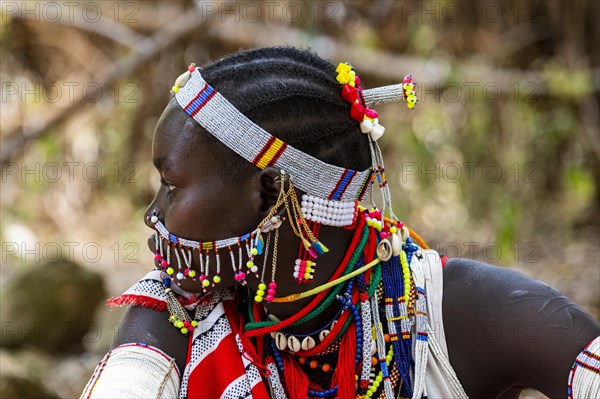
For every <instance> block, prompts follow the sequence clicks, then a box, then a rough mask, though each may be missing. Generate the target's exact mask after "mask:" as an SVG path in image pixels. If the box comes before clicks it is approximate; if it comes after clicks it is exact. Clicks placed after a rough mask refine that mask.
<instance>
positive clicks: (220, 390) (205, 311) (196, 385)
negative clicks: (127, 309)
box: [108, 270, 269, 399]
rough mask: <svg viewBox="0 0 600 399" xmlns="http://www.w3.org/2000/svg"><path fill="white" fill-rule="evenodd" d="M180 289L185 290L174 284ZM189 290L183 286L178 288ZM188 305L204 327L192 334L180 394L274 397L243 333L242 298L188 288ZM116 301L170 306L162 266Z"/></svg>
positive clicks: (202, 398) (207, 398)
mask: <svg viewBox="0 0 600 399" xmlns="http://www.w3.org/2000/svg"><path fill="white" fill-rule="evenodd" d="M173 290H174V291H176V292H177V291H179V290H178V289H177V287H174V289H173ZM178 293H181V294H183V292H178ZM178 299H179V300H180V302H181V303H182V305H184V306H185V307H186V308H187V309H188V310H192V311H194V319H195V320H197V321H198V327H197V328H195V329H194V331H193V334H190V335H191V336H190V346H189V348H188V355H187V359H186V367H185V370H184V371H183V374H182V376H181V386H180V390H179V398H180V399H185V398H189V399H192V398H193V399H213V398H223V399H229V398H231V399H234V398H235V399H239V398H256V399H262V398H269V394H268V390H267V387H266V386H265V384H264V382H263V380H262V377H261V375H260V372H259V369H258V367H257V366H255V365H254V364H253V363H252V361H251V358H250V355H249V354H248V352H247V351H245V349H244V347H243V345H242V340H241V339H240V334H239V326H240V320H239V316H238V309H237V304H236V303H235V301H234V297H233V295H232V292H231V291H230V290H220V291H216V292H214V293H212V294H207V295H204V296H202V294H185V295H181V296H179V297H178ZM108 303H109V305H110V306H123V305H136V306H144V307H148V308H151V309H155V310H159V311H162V310H166V308H167V302H166V295H165V293H164V287H163V285H162V278H161V271H159V270H153V271H152V272H150V273H148V274H147V275H146V276H145V277H144V278H142V279H141V280H140V281H138V282H137V283H135V284H134V285H133V286H132V287H131V288H129V289H128V290H127V291H125V292H124V293H123V294H122V295H121V296H119V297H117V298H112V299H110V300H109V302H108Z"/></svg>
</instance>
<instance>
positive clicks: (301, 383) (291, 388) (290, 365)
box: [281, 352, 308, 399]
mask: <svg viewBox="0 0 600 399" xmlns="http://www.w3.org/2000/svg"><path fill="white" fill-rule="evenodd" d="M281 358H282V359H283V374H284V376H283V378H284V379H285V386H286V388H287V391H288V392H287V394H288V397H289V398H290V399H306V398H307V397H308V377H307V376H306V374H304V371H302V369H301V368H300V365H299V364H298V363H296V362H295V361H294V359H293V357H292V356H291V355H290V354H288V353H285V352H281Z"/></svg>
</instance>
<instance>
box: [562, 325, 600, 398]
mask: <svg viewBox="0 0 600 399" xmlns="http://www.w3.org/2000/svg"><path fill="white" fill-rule="evenodd" d="M567 395H568V397H569V399H588V398H600V337H597V338H596V339H594V340H593V341H592V342H590V343H589V344H588V345H587V346H586V347H585V348H583V350H582V351H581V352H580V353H579V355H578V356H577V358H576V359H575V362H574V363H573V367H572V368H571V372H570V373H569V385H568V388H567Z"/></svg>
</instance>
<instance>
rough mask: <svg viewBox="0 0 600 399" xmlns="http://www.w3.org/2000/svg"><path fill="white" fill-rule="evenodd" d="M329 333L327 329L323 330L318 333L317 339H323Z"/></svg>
mask: <svg viewBox="0 0 600 399" xmlns="http://www.w3.org/2000/svg"><path fill="white" fill-rule="evenodd" d="M328 335H329V330H323V331H321V332H320V333H319V339H320V340H321V341H323V340H324V339H325V338H327V336H328Z"/></svg>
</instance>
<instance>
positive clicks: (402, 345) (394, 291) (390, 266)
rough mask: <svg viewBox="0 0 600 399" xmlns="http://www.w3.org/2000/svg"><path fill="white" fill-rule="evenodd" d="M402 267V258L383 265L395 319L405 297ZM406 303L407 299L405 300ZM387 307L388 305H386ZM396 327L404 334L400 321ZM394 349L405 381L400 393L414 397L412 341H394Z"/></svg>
mask: <svg viewBox="0 0 600 399" xmlns="http://www.w3.org/2000/svg"><path fill="white" fill-rule="evenodd" d="M401 270H402V267H401V265H400V257H399V256H392V257H391V258H390V259H389V260H388V261H387V262H384V263H383V267H382V272H383V274H382V280H383V289H384V292H385V296H386V297H387V298H391V299H392V309H393V315H394V318H397V317H399V316H400V305H399V303H398V298H400V297H402V296H403V295H404V292H403V290H402V288H403V287H404V278H403V276H402V272H401ZM405 301H406V298H405ZM386 306H387V305H386ZM392 323H394V326H395V327H396V333H401V332H402V327H401V322H400V320H394V321H392ZM392 345H393V347H394V354H395V356H394V361H395V363H396V367H397V368H398V371H399V372H400V377H401V378H402V380H403V381H404V383H403V384H402V388H401V389H400V393H401V396H402V397H409V398H410V397H412V386H411V377H410V370H411V368H412V367H413V364H414V361H413V359H412V339H411V338H408V339H404V338H401V337H400V339H396V340H393V341H392Z"/></svg>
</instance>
